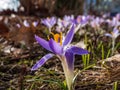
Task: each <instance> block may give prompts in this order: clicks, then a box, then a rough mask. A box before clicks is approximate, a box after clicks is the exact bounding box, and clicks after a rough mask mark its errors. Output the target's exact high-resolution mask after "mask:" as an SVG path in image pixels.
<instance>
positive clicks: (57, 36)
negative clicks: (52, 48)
mask: <svg viewBox="0 0 120 90" xmlns="http://www.w3.org/2000/svg"><path fill="white" fill-rule="evenodd" d="M51 35H52V36H53V39H54V40H55V42H57V43H60V45H62V32H60V34H58V33H57V34H54V33H52V32H51ZM48 39H50V37H49V36H48Z"/></svg>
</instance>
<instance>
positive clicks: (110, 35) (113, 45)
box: [105, 27, 120, 55]
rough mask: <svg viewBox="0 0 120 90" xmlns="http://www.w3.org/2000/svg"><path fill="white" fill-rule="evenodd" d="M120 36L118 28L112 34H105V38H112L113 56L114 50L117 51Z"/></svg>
mask: <svg viewBox="0 0 120 90" xmlns="http://www.w3.org/2000/svg"><path fill="white" fill-rule="evenodd" d="M119 35H120V33H119V30H118V29H117V28H116V27H115V28H114V29H113V32H112V34H110V33H106V34H105V36H108V37H111V38H112V55H113V53H114V50H115V40H116V38H117V37H118V36H119Z"/></svg>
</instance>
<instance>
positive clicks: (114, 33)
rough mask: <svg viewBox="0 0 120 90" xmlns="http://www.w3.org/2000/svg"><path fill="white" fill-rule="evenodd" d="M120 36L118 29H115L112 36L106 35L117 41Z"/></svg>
mask: <svg viewBox="0 0 120 90" xmlns="http://www.w3.org/2000/svg"><path fill="white" fill-rule="evenodd" d="M119 35H120V33H119V30H118V29H117V28H114V29H113V32H112V33H111V34H110V33H106V34H105V36H109V37H111V38H113V39H116V38H117V37H118V36H119Z"/></svg>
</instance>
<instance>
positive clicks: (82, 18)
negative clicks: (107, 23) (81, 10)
mask: <svg viewBox="0 0 120 90" xmlns="http://www.w3.org/2000/svg"><path fill="white" fill-rule="evenodd" d="M76 22H77V23H78V24H81V25H86V24H87V22H88V18H87V17H86V16H80V15H79V16H78V17H77V18H76Z"/></svg>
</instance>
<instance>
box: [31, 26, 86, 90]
mask: <svg viewBox="0 0 120 90" xmlns="http://www.w3.org/2000/svg"><path fill="white" fill-rule="evenodd" d="M52 35H53V37H54V39H52V38H50V40H49V41H46V40H44V39H42V38H40V37H38V36H35V39H36V40H37V42H38V43H39V44H40V45H41V46H42V47H44V48H45V49H47V50H49V51H50V52H52V53H49V54H46V55H45V56H43V57H42V58H41V59H40V60H39V61H38V62H37V63H36V64H35V65H34V66H33V67H32V69H31V70H37V69H38V68H39V67H41V66H42V65H43V64H44V63H45V62H46V61H47V60H48V59H50V58H51V57H53V56H55V55H56V56H57V57H58V58H59V59H60V60H61V62H62V66H63V70H64V73H65V77H66V81H67V85H68V89H69V90H71V88H72V83H73V78H74V55H75V54H78V55H83V54H88V51H87V50H84V49H82V48H78V47H75V46H70V43H71V41H72V39H73V36H74V25H72V27H71V29H70V31H69V32H68V33H67V35H66V37H65V39H64V40H63V37H62V33H60V34H53V33H52Z"/></svg>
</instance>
